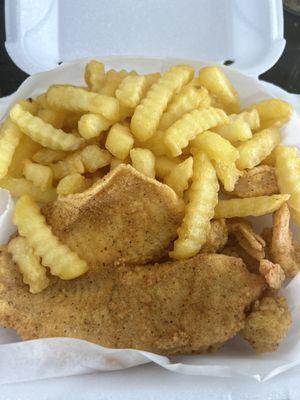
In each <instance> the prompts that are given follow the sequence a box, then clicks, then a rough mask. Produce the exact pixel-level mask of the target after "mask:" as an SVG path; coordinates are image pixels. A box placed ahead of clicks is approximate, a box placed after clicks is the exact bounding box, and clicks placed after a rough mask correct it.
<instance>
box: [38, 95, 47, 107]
mask: <svg viewBox="0 0 300 400" xmlns="http://www.w3.org/2000/svg"><path fill="white" fill-rule="evenodd" d="M35 102H36V103H37V104H38V106H39V108H49V105H48V103H47V98H46V93H42V94H40V95H39V96H37V97H36V98H35Z"/></svg>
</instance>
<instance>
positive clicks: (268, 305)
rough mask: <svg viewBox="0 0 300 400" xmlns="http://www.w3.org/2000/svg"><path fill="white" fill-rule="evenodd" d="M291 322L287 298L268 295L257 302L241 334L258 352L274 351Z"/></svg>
mask: <svg viewBox="0 0 300 400" xmlns="http://www.w3.org/2000/svg"><path fill="white" fill-rule="evenodd" d="M291 324H292V317H291V313H290V310H289V307H288V305H287V302H286V300H285V298H284V297H282V296H273V297H271V296H266V297H263V298H262V299H261V300H257V301H256V302H255V304H254V307H253V310H252V311H251V313H250V314H249V316H248V317H247V319H246V325H245V328H244V329H243V330H242V331H241V334H242V336H243V337H244V338H245V339H246V340H247V341H248V342H249V343H250V345H251V346H252V347H253V349H254V350H255V351H256V352H257V353H266V352H272V351H276V350H277V348H278V346H279V344H280V342H281V341H282V340H283V339H284V337H285V336H286V335H287V333H288V331H289V329H290V327H291Z"/></svg>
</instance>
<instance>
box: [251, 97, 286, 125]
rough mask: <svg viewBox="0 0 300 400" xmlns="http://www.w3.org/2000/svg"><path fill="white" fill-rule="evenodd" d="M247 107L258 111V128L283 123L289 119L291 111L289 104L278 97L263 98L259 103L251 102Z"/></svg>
mask: <svg viewBox="0 0 300 400" xmlns="http://www.w3.org/2000/svg"><path fill="white" fill-rule="evenodd" d="M249 108H250V109H252V110H253V109H255V110H257V111H258V114H259V118H260V125H261V126H260V129H266V128H269V127H272V126H281V125H283V124H284V123H285V122H287V121H288V120H289V119H290V117H291V115H292V112H293V107H292V106H291V104H289V103H287V102H286V101H284V100H280V99H268V100H263V101H261V102H260V103H256V104H253V105H252V106H251V107H249Z"/></svg>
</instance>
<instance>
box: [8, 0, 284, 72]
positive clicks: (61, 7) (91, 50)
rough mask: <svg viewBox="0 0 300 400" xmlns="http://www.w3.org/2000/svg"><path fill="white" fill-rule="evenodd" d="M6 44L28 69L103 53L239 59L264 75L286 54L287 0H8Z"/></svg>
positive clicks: (239, 64)
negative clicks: (285, 0)
mask: <svg viewBox="0 0 300 400" xmlns="http://www.w3.org/2000/svg"><path fill="white" fill-rule="evenodd" d="M5 23H6V49H7V51H8V53H9V55H10V57H11V58H12V60H13V61H14V62H15V63H16V64H17V65H18V67H20V68H21V69H22V70H24V71H25V72H27V73H28V74H32V73H35V72H40V71H44V70H47V69H51V68H55V67H56V66H57V65H58V63H60V62H62V61H69V60H72V59H77V58H82V57H90V56H92V57H95V56H97V55H99V56H113V55H115V56H124V55H127V56H147V57H163V58H166V57H172V58H187V59H194V60H210V61H213V62H218V63H223V62H224V61H227V60H232V61H234V64H233V66H234V68H235V69H238V70H240V71H242V72H244V73H246V74H251V75H254V76H258V75H259V74H261V73H262V72H264V71H266V70H267V69H269V68H270V67H272V65H274V64H275V62H276V61H277V60H278V58H279V57H280V55H281V53H282V51H283V49H284V46H285V40H284V38H283V13H282V1H281V0H100V1H99V0H60V1H59V0H6V2H5Z"/></svg>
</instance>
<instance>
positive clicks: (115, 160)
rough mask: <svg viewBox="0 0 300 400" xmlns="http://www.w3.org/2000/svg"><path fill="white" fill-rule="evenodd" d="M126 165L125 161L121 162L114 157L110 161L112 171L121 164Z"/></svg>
mask: <svg viewBox="0 0 300 400" xmlns="http://www.w3.org/2000/svg"><path fill="white" fill-rule="evenodd" d="M124 163H125V161H123V160H119V159H118V158H116V157H112V158H111V161H110V171H112V170H113V169H115V168H117V167H118V166H119V165H120V164H124Z"/></svg>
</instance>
